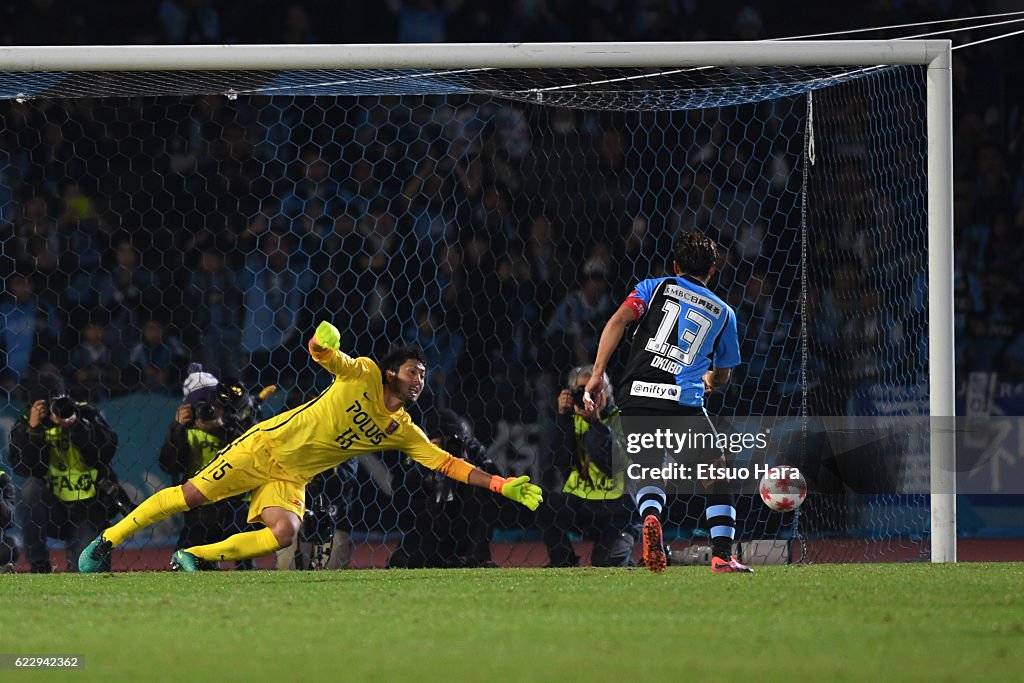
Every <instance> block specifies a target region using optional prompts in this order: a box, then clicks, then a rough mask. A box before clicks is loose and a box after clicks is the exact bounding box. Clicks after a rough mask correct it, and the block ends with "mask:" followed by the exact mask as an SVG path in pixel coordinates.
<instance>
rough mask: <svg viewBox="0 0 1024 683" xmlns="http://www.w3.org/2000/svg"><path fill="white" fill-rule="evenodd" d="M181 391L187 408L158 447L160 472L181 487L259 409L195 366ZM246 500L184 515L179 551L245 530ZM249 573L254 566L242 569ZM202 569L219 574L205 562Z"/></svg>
mask: <svg viewBox="0 0 1024 683" xmlns="http://www.w3.org/2000/svg"><path fill="white" fill-rule="evenodd" d="M188 372H189V374H188V376H187V377H186V378H185V382H184V385H183V387H182V393H183V395H184V398H185V400H184V403H182V404H181V405H180V406H178V410H177V413H176V414H175V416H174V422H172V423H171V426H170V428H169V429H168V430H167V436H166V437H165V439H164V443H163V445H161V446H160V455H159V459H158V461H159V464H160V468H161V469H162V470H163V471H164V472H166V473H167V474H169V475H170V476H171V478H172V480H173V482H174V483H175V484H180V483H182V482H183V481H185V480H186V479H188V478H189V477H191V476H192V475H194V474H195V473H196V472H198V471H199V470H201V469H203V468H204V467H206V466H207V465H208V464H209V463H210V461H211V460H213V459H214V458H215V457H216V456H217V453H218V451H220V449H221V448H222V447H223V446H224V445H226V444H228V443H230V442H231V441H232V440H234V439H235V438H237V437H238V436H241V434H242V433H243V432H244V431H245V430H246V429H248V428H249V427H251V426H252V425H254V424H256V417H257V412H258V406H257V405H256V404H255V403H254V401H253V400H252V398H251V397H250V396H249V395H248V393H247V392H246V391H245V389H244V388H243V387H242V386H241V385H239V384H238V383H236V382H220V381H218V380H217V378H216V377H215V376H213V375H212V374H210V373H208V372H203V369H202V366H201V365H200V364H198V363H193V364H191V365H189V367H188ZM243 498H244V497H236V498H229V499H227V500H223V501H220V502H218V503H213V504H211V505H205V506H202V507H198V508H195V509H193V510H189V511H187V512H185V514H184V518H185V523H184V526H183V528H182V530H181V535H180V536H179V538H178V547H179V548H189V547H191V546H193V545H202V544H204V543H210V542H211V541H212V540H216V539H219V538H223V536H224V534H225V533H229V534H231V533H235V532H237V531H241V530H242V528H243V527H244V526H245V514H246V509H247V507H248V502H247V501H245V500H244V499H243ZM239 566H240V568H248V567H250V566H251V563H246V564H240V565H239ZM202 568H203V569H215V568H216V567H215V566H214V565H213V564H210V563H203V564H202Z"/></svg>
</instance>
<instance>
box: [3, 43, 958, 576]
mask: <svg viewBox="0 0 1024 683" xmlns="http://www.w3.org/2000/svg"><path fill="white" fill-rule="evenodd" d="M894 65H901V66H903V65H908V66H919V67H922V68H925V69H926V70H927V72H926V74H927V75H926V80H925V85H926V88H925V89H926V93H927V102H926V121H927V128H926V133H925V134H926V137H927V184H926V185H927V242H926V250H927V283H928V287H927V290H928V294H927V308H928V315H927V329H928V332H927V377H928V402H929V413H930V415H931V416H932V417H933V418H949V417H952V416H953V415H955V408H954V395H955V386H954V370H953V369H954V355H953V342H954V337H953V329H954V321H953V249H952V248H953V230H952V215H953V214H952V206H953V191H952V177H953V176H952V116H951V108H952V96H951V93H952V77H951V43H950V41H948V40H899V41H879V40H870V41H852V40H839V41H789V42H697V43H669V42H665V43H545V44H527V43H522V44H427V45H398V46H396V45H198V46H89V47H61V46H53V47H45V46H44V47H0V98H6V99H17V100H19V101H30V100H36V99H43V98H73V97H125V96H130V95H145V96H159V95H172V94H178V95H197V94H199V95H202V94H211V95H214V94H221V95H226V96H229V97H232V98H234V97H238V96H239V95H241V94H246V93H254V94H261V95H264V94H270V95H277V94H281V95H287V96H299V95H331V96H333V95H343V94H350V95H356V96H362V95H368V94H377V95H390V94H405V95H430V94H434V93H440V94H451V93H458V94H470V95H474V94H484V95H488V96H491V97H494V98H499V99H501V98H505V99H511V100H516V101H518V102H525V103H531V104H538V103H539V104H543V105H549V104H554V105H560V106H579V107H580V108H593V109H615V110H618V111H634V110H635V111H657V110H659V109H660V108H672V107H675V108H678V109H684V108H685V109H696V108H700V107H701V102H702V101H703V100H702V98H703V97H704V96H703V95H702V94H701V92H704V91H700V92H697V91H698V90H699V89H700V88H704V89H705V90H708V91H712V93H713V97H711V98H710V99H712V100H714V101H720V100H729V98H730V97H732V98H733V101H734V102H741V101H748V102H749V101H764V100H767V99H770V97H774V96H777V95H779V94H781V95H782V96H790V95H793V94H797V93H811V92H812V91H813V92H818V88H820V87H827V86H828V85H831V84H835V83H843V82H846V81H848V80H849V79H853V78H857V77H858V75H859V72H864V73H870V72H871V71H872V70H874V69H877V68H882V67H887V66H894ZM747 67H760V68H761V71H759V72H758V73H759V75H758V76H757V78H760V79H761V80H760V81H758V82H756V83H748V82H747V81H745V80H744V70H745V68H747ZM776 67H777V68H778V69H779V73H775V72H772V71H771V69H772V68H776ZM789 67H797V68H805V67H806V68H807V69H808V71H806V72H803V74H802V75H801V76H800V77H799V78H794V79H792V80H791V81H790V80H787V79H786V78H785V77H784V76H785V74H784V70H785V69H786V68H789ZM819 67H828V69H825V70H820V71H814V69H817V68H819ZM838 67H842V69H839V68H838ZM704 69H711V70H714V72H715V74H720V75H724V76H725V77H727V80H725V81H717V82H715V81H710V80H708V78H711V77H710V76H709V77H708V78H705V76H703V75H701V70H704ZM541 70H562V72H561V74H559V75H558V76H557V77H556V76H551V77H550V78H547V77H545V78H538V79H531V74H534V73H539V72H540V71H541ZM651 70H658V71H656V72H652V71H651ZM138 72H142V74H138ZM285 72H288V73H285ZM678 72H686V73H685V74H684V75H685V76H686V77H687V78H691V77H692V78H691V80H692V81H693V82H694V83H695V85H693V88H694V91H693V92H697V94H696V95H694V94H693V92H689V93H688V94H686V95H685V96H680V95H678V93H677V92H676V91H674V90H673V88H674V87H675V85H674V81H673V78H674V77H675V76H677V75H678ZM179 73H180V74H182V75H183V78H177V77H176V74H179ZM97 74H102V77H101V78H96V75H97ZM133 74H137V75H138V78H136V77H135V76H133ZM274 74H277V76H275V75H274ZM694 74H697V75H696V76H695V75H694ZM779 74H782V76H779ZM733 77H735V78H733ZM800 78H802V79H804V80H803V81H800ZM728 79H732V80H728ZM645 88H647V91H646V92H645V91H644V89H645ZM758 88H761V90H764V91H765V92H768V91H770V93H769V94H764V93H762V92H760V91H757V92H755V91H756V90H757V89H758ZM737 93H738V94H737ZM751 93H753V94H751ZM744 98H754V99H744ZM756 98H760V99H756ZM726 104H730V103H729V102H728V101H727V102H726ZM815 105H816V106H817V99H816V100H815ZM808 108H809V105H808ZM815 114H817V110H816V111H815ZM804 295H806V293H804ZM744 360H746V359H744ZM938 422H939V421H937V420H934V419H933V420H932V423H933V428H932V430H931V433H930V443H929V457H930V484H929V486H930V492H931V499H930V506H931V509H930V520H931V522H930V537H931V561H932V562H955V561H956V506H955V479H954V471H955V467H954V447H953V435H952V430H941V429H937V428H936V426H937V424H938Z"/></svg>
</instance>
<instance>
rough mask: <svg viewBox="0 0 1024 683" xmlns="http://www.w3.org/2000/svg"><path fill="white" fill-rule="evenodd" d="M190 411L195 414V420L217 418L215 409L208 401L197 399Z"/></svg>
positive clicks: (206, 420) (205, 420)
mask: <svg viewBox="0 0 1024 683" xmlns="http://www.w3.org/2000/svg"><path fill="white" fill-rule="evenodd" d="M192 412H193V413H194V414H195V419H196V420H203V421H204V422H209V421H211V420H216V419H217V411H216V409H214V407H213V404H212V403H210V402H209V401H197V402H196V403H193V404H192Z"/></svg>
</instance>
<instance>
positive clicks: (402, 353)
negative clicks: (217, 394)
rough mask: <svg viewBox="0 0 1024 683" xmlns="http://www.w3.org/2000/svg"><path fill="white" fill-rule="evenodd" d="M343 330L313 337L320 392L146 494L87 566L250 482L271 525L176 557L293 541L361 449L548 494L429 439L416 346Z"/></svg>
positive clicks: (508, 490) (526, 494)
mask: <svg viewBox="0 0 1024 683" xmlns="http://www.w3.org/2000/svg"><path fill="white" fill-rule="evenodd" d="M339 341H340V334H339V332H338V329H337V328H336V327H334V325H331V324H330V323H328V322H322V323H320V325H319V326H318V327H317V328H316V332H315V334H314V335H313V338H312V339H310V341H309V352H310V354H311V355H312V357H313V359H314V360H315V361H316V362H317V363H319V364H320V365H322V366H323V367H324V368H325V369H327V370H329V371H330V372H331V373H333V374H334V376H335V377H334V382H333V383H332V384H331V386H330V387H328V388H327V389H326V390H324V392H323V393H321V394H320V395H319V396H317V397H316V398H314V399H312V400H310V401H307V402H306V403H303V404H302V405H300V406H298V407H296V408H293V409H292V410H288V411H285V412H283V413H281V414H280V415H277V416H275V417H272V418H270V419H269V420H264V421H263V422H260V423H259V424H257V425H255V426H254V427H252V428H250V429H249V430H248V431H246V432H245V433H244V434H243V435H242V436H240V437H238V438H237V439H235V440H234V441H232V442H231V443H230V444H228V445H227V446H226V447H225V448H223V449H222V450H221V451H220V452H219V453H218V454H217V457H216V458H214V459H213V460H212V461H211V462H210V463H209V464H208V465H207V466H206V467H205V468H203V469H202V470H200V471H199V472H197V473H196V475H195V476H193V477H192V478H191V479H189V480H188V481H186V482H185V483H184V484H183V485H182V486H174V487H171V488H166V489H163V490H161V491H158V492H157V493H155V494H153V495H152V496H150V497H149V498H147V499H146V500H145V501H143V502H142V504H141V505H139V506H138V507H137V508H135V510H133V511H132V512H131V513H129V514H128V515H127V516H126V517H125V518H124V519H122V520H121V521H120V522H118V523H117V524H115V525H114V526H112V527H110V528H109V529H107V530H106V531H104V532H103V533H102V534H100V535H99V536H97V537H96V539H95V540H94V541H93V542H92V543H91V544H90V545H89V546H88V547H87V548H86V549H85V550H84V551H83V552H82V554H81V556H80V557H79V559H78V567H79V571H81V572H95V571H98V570H99V568H100V567H101V566H102V563H103V561H104V560H105V559H106V558H107V557H108V556H109V555H110V552H111V550H112V549H113V548H114V547H115V546H118V545H120V544H121V543H122V542H124V540H125V539H127V538H128V537H129V536H131V535H132V534H135V533H136V532H138V531H140V530H141V529H144V528H145V527H147V526H149V525H150V524H153V523H154V522H158V521H160V520H161V519H164V518H166V517H169V516H170V515H172V514H174V513H176V512H184V511H185V510H191V509H192V508H195V507H197V506H199V505H205V504H206V503H209V502H216V501H218V500H223V499H225V498H230V497H232V496H237V495H238V494H240V493H245V492H246V491H252V502H251V504H250V507H249V517H248V521H249V523H262V524H263V525H264V528H262V529H259V530H256V531H246V532H243V533H239V534H235V535H234V536H231V537H229V538H227V539H225V540H223V541H220V542H219V543H211V544H209V545H200V546H193V547H191V548H184V549H181V550H178V551H176V552H175V553H174V554H173V555H172V557H171V566H172V567H173V568H175V569H179V570H183V571H195V569H196V564H197V561H198V560H207V561H209V562H218V561H221V560H241V559H245V558H249V557H259V556H261V555H267V554H269V553H272V552H274V551H276V550H278V549H280V548H287V547H289V546H290V545H291V544H292V541H293V540H294V539H295V536H296V534H297V533H298V531H299V526H300V523H301V520H302V515H303V512H304V508H303V506H304V504H305V487H306V482H308V481H309V480H310V479H312V478H313V476H314V475H316V474H318V473H320V472H323V471H325V470H329V469H331V468H333V467H336V466H337V465H338V464H340V463H342V462H344V461H346V460H348V459H349V458H353V457H355V456H357V455H360V454H361V453H370V452H375V451H387V450H399V451H403V452H405V453H406V454H408V455H409V456H410V457H411V458H412V459H413V460H415V461H417V462H419V463H420V464H422V465H424V466H426V467H429V468H430V469H432V470H437V471H438V472H441V473H442V474H445V475H447V476H449V477H451V478H452V479H455V480H457V481H460V482H462V483H468V484H470V485H472V486H478V487H481V488H489V489H490V490H491V491H493V492H495V493H500V494H501V495H503V496H505V497H506V498H509V499H511V500H514V501H516V502H518V503H521V504H523V505H525V506H526V507H528V508H529V509H531V510H535V509H537V506H538V505H539V504H540V503H541V502H542V501H543V498H542V497H541V490H540V488H539V487H537V486H535V485H534V484H530V483H529V477H525V476H523V477H518V478H504V477H498V476H493V475H491V474H488V473H486V472H484V471H483V470H480V469H477V468H476V467H473V466H472V465H470V464H469V463H468V462H466V461H465V460H462V459H460V458H456V457H454V456H452V455H451V454H449V453H446V452H445V451H443V450H441V449H440V448H439V447H437V446H435V445H434V444H433V443H431V442H430V440H429V439H427V437H426V436H425V435H424V433H423V432H422V431H421V430H420V428H419V427H417V426H416V425H415V424H413V422H412V418H410V417H409V414H408V413H407V412H406V411H405V407H406V406H409V405H412V404H413V403H415V402H416V399H418V398H419V396H420V393H421V392H422V391H423V387H424V386H425V379H426V368H425V367H424V365H423V357H422V355H421V354H420V352H419V351H418V350H416V349H409V348H401V349H397V350H395V351H392V352H391V353H389V354H388V355H387V356H385V357H384V358H383V359H382V360H381V362H380V363H379V364H378V363H375V362H374V361H373V360H371V359H369V358H365V357H360V358H351V357H349V356H348V355H346V354H344V353H342V352H341V351H339V350H338V347H339Z"/></svg>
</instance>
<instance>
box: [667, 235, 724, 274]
mask: <svg viewBox="0 0 1024 683" xmlns="http://www.w3.org/2000/svg"><path fill="white" fill-rule="evenodd" d="M675 260H676V265H677V266H679V270H680V271H682V272H683V273H684V274H687V275H696V276H698V277H704V276H706V275H707V274H708V273H710V272H711V268H712V267H713V266H715V265H717V264H718V245H717V244H715V241H714V240H713V239H711V238H710V237H708V236H707V235H705V234H704V233H702V232H697V231H696V230H683V231H682V232H680V233H679V236H678V237H676V245H675Z"/></svg>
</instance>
